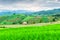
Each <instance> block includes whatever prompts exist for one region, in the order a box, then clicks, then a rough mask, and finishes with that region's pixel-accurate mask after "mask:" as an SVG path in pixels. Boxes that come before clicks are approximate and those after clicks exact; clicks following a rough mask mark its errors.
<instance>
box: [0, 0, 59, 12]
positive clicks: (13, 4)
mask: <svg viewBox="0 0 60 40" xmlns="http://www.w3.org/2000/svg"><path fill="white" fill-rule="evenodd" d="M54 8H60V0H0V10H5V9H6V10H31V11H39V10H48V9H54Z"/></svg>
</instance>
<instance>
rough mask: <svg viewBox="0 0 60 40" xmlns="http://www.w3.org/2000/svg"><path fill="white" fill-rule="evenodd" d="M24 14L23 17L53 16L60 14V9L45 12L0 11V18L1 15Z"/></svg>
mask: <svg viewBox="0 0 60 40" xmlns="http://www.w3.org/2000/svg"><path fill="white" fill-rule="evenodd" d="M14 13H15V14H25V15H32V16H34V15H35V16H38V15H55V14H60V9H53V10H45V11H37V12H33V11H28V10H2V11H0V16H2V15H12V14H14Z"/></svg>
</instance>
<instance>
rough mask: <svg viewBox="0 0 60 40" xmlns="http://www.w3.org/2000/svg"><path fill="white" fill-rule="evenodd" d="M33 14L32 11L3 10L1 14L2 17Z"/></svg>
mask: <svg viewBox="0 0 60 40" xmlns="http://www.w3.org/2000/svg"><path fill="white" fill-rule="evenodd" d="M14 13H15V14H31V13H32V11H28V10H2V11H1V12H0V16H2V15H12V14H14Z"/></svg>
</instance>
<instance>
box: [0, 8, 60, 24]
mask: <svg viewBox="0 0 60 40" xmlns="http://www.w3.org/2000/svg"><path fill="white" fill-rule="evenodd" d="M19 12H20V11H19ZM19 12H18V13H15V12H11V13H10V12H5V13H3V12H2V13H1V15H0V24H3V25H12V24H24V22H25V23H26V24H35V23H47V22H55V21H60V9H54V10H47V11H38V12H28V13H27V12H26V13H19ZM9 13H10V14H9ZM2 14H3V15H4V16H3V15H2ZM6 14H8V15H6Z"/></svg>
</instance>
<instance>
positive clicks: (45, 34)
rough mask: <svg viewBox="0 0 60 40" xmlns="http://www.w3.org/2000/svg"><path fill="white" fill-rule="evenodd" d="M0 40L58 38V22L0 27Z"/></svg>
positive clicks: (45, 39)
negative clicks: (42, 24) (19, 26)
mask: <svg viewBox="0 0 60 40" xmlns="http://www.w3.org/2000/svg"><path fill="white" fill-rule="evenodd" d="M0 40H60V24H53V25H47V26H39V27H38V26H36V27H35V26H34V27H32V26H30V27H28V26H27V27H21V28H3V29H0Z"/></svg>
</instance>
